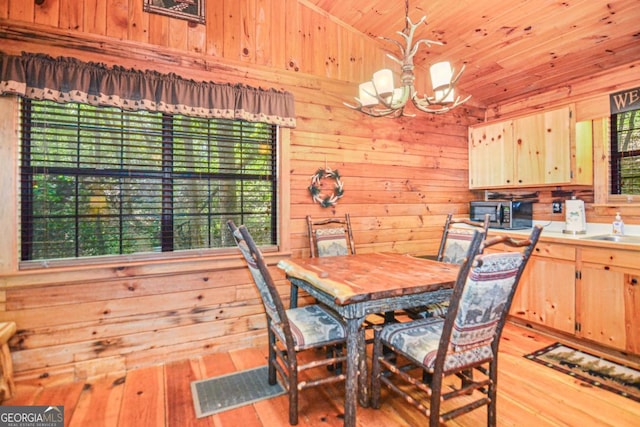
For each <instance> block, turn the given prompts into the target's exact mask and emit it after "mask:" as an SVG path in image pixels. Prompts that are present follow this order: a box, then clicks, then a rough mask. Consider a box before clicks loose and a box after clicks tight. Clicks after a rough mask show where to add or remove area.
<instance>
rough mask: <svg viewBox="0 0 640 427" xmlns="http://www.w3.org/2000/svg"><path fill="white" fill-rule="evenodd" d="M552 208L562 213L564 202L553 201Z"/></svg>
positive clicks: (555, 211) (554, 211)
mask: <svg viewBox="0 0 640 427" xmlns="http://www.w3.org/2000/svg"><path fill="white" fill-rule="evenodd" d="M551 209H552V210H553V213H562V202H553V203H551Z"/></svg>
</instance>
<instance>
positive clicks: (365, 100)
mask: <svg viewBox="0 0 640 427" xmlns="http://www.w3.org/2000/svg"><path fill="white" fill-rule="evenodd" d="M375 93H376V88H375V87H374V86H373V82H364V83H361V84H360V94H359V98H358V101H359V102H360V103H361V104H362V105H363V106H365V107H372V106H374V105H376V104H377V103H378V98H376V96H375Z"/></svg>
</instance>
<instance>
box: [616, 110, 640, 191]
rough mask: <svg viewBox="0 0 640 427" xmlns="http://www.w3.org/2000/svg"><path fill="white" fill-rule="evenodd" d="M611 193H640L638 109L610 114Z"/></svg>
mask: <svg viewBox="0 0 640 427" xmlns="http://www.w3.org/2000/svg"><path fill="white" fill-rule="evenodd" d="M609 170H610V183H611V190H610V191H611V194H622V195H640V110H632V111H627V112H623V113H618V114H614V115H612V116H611V165H610V169H609Z"/></svg>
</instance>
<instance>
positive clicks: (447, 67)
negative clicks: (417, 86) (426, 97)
mask: <svg viewBox="0 0 640 427" xmlns="http://www.w3.org/2000/svg"><path fill="white" fill-rule="evenodd" d="M429 71H430V73H431V87H433V90H434V91H436V90H440V89H442V88H446V87H448V86H449V84H450V83H451V78H452V77H453V69H452V68H451V63H450V62H449V61H443V62H438V63H435V64H433V65H432V66H431V68H430V69H429Z"/></svg>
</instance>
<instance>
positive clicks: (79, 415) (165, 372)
mask: <svg viewBox="0 0 640 427" xmlns="http://www.w3.org/2000/svg"><path fill="white" fill-rule="evenodd" d="M552 342H554V340H553V339H551V338H549V337H547V336H544V335H540V334H538V333H536V332H534V331H532V330H531V329H525V328H521V327H518V326H515V325H511V324H507V327H506V329H505V332H504V334H503V341H502V343H501V354H500V360H499V362H500V363H499V365H500V368H499V380H498V381H499V386H498V425H499V426H518V427H522V426H532V427H534V426H535V427H545V426H581V427H583V426H584V427H586V426H615V427H623V426H636V427H637V426H640V403H637V402H634V401H632V400H630V399H627V398H624V397H621V396H618V395H615V394H614V393H611V392H608V391H605V390H601V389H598V388H594V387H591V386H588V385H586V384H584V383H582V382H581V381H578V380H575V379H573V378H572V377H570V376H568V375H564V374H562V373H559V372H556V371H554V370H552V369H550V368H547V367H545V366H542V365H539V364H537V363H535V362H532V361H529V360H527V359H526V358H524V357H523V355H524V354H527V353H530V352H532V351H534V350H537V349H540V348H542V347H544V346H546V345H548V344H551V343H552ZM265 363H266V351H265V349H263V348H254V349H246V350H241V351H233V352H230V353H221V354H215V355H207V356H203V357H201V358H197V359H191V360H184V361H180V362H175V363H170V364H166V365H164V366H153V367H148V368H144V369H138V370H135V371H131V372H129V373H127V375H126V377H122V376H115V375H114V376H109V377H103V378H99V379H95V380H92V381H86V382H76V383H65V384H55V383H48V384H47V385H46V386H45V385H43V383H44V381H33V382H19V383H18V384H17V392H16V394H15V396H14V397H12V398H11V399H10V400H7V401H5V402H4V404H5V405H64V408H65V425H66V426H77V427H80V426H82V427H85V426H92V427H96V426H108V427H111V426H121V427H129V426H131V427H140V426H150V427H156V426H171V427H186V426H217V427H236V426H241V427H254V426H255V427H272V426H287V425H289V424H288V416H287V414H288V403H287V397H286V396H280V397H277V398H272V399H269V400H266V401H262V402H258V403H255V404H253V405H249V406H245V407H242V408H238V409H233V410H230V411H226V412H223V413H220V414H217V415H213V416H210V417H206V418H201V419H197V418H196V417H195V412H194V408H193V401H192V397H191V390H190V383H191V381H195V380H199V379H203V378H208V377H212V376H216V375H220V374H225V373H229V372H233V371H235V370H243V369H248V368H252V367H256V366H259V365H264V364H265ZM343 390H344V389H343V388H342V386H341V385H340V386H335V387H325V388H322V389H310V390H306V391H305V392H303V393H302V394H301V399H300V423H299V425H300V426H341V425H342V418H341V413H342V405H343V397H342V394H341V393H344V391H343ZM383 396H384V400H383V405H382V408H381V409H379V410H374V409H370V408H362V407H358V425H359V426H363V427H365V426H366V427H376V426H380V427H382V426H385V427H387V426H418V425H425V424H426V419H425V418H424V417H422V415H420V414H418V413H417V412H416V411H415V410H414V409H413V408H411V407H409V406H408V405H407V404H405V403H404V402H402V401H400V400H399V399H397V398H393V397H390V396H388V395H386V394H384V395H383ZM485 419H486V410H485V409H484V408H482V409H479V410H476V411H474V412H472V413H469V414H466V415H465V416H463V417H460V418H458V419H456V420H454V421H452V422H451V423H450V424H449V425H451V426H468V427H476V426H479V425H484V423H485Z"/></svg>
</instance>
